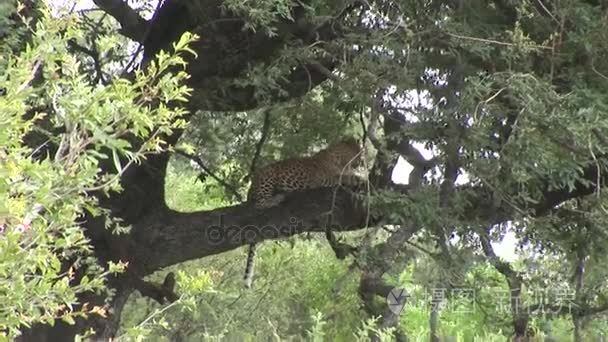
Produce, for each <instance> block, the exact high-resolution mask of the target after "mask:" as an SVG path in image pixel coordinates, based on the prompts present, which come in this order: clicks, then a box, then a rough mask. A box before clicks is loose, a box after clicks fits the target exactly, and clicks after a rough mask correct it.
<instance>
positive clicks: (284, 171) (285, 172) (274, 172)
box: [244, 138, 364, 288]
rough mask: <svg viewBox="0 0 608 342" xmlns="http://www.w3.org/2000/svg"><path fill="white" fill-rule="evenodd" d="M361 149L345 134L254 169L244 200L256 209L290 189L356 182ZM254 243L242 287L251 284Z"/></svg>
mask: <svg viewBox="0 0 608 342" xmlns="http://www.w3.org/2000/svg"><path fill="white" fill-rule="evenodd" d="M362 154H363V149H362V147H361V145H360V144H359V142H358V141H357V140H356V139H355V138H346V139H343V140H341V141H339V142H337V143H334V144H331V145H329V146H328V147H326V148H325V149H323V150H321V151H319V152H317V153H315V154H313V155H311V156H304V157H296V158H289V159H284V160H280V161H277V162H275V163H272V164H269V165H267V166H265V167H263V168H260V169H259V170H258V171H256V172H254V174H253V177H252V181H251V187H250V188H249V192H248V194H247V202H248V203H252V204H253V206H254V207H255V208H256V209H266V208H271V207H274V206H278V205H279V204H280V203H281V202H282V201H283V200H284V199H285V195H286V194H287V193H290V192H294V191H299V190H306V189H315V188H323V187H335V186H338V185H359V184H361V183H362V182H364V179H363V177H362V176H361V175H360V174H358V173H357V172H356V171H355V170H356V169H357V168H358V167H359V166H361V164H362V160H363V156H362ZM255 254H256V244H255V243H251V244H249V247H248V252H247V264H246V266H245V275H244V281H245V288H251V284H252V281H253V272H254V271H253V268H254V264H255Z"/></svg>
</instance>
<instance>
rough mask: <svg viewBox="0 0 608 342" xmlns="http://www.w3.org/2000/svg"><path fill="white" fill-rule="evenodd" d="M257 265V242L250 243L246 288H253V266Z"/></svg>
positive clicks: (245, 277)
mask: <svg viewBox="0 0 608 342" xmlns="http://www.w3.org/2000/svg"><path fill="white" fill-rule="evenodd" d="M254 266H255V243H251V244H249V250H248V251H247V265H246V266H245V276H244V277H243V280H244V281H245V288H248V289H249V288H251V283H252V282H253V267H254Z"/></svg>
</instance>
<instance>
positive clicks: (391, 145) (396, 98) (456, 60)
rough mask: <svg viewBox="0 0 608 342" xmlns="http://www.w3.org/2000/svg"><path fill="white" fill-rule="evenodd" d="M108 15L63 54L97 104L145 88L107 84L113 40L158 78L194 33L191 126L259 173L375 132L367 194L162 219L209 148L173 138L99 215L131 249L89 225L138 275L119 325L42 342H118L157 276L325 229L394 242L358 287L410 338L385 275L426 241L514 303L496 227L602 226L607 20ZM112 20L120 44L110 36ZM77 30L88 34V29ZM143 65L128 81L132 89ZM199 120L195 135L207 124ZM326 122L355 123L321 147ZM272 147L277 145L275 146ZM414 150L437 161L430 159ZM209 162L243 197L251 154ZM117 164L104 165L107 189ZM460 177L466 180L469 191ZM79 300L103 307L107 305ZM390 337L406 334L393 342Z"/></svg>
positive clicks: (232, 12) (404, 10) (476, 8)
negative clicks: (182, 149) (499, 282)
mask: <svg viewBox="0 0 608 342" xmlns="http://www.w3.org/2000/svg"><path fill="white" fill-rule="evenodd" d="M94 2H95V4H96V6H97V7H98V8H99V9H100V10H101V11H102V12H104V15H102V16H100V21H99V22H100V24H99V25H97V26H92V27H91V25H89V28H88V29H87V30H86V31H85V32H88V34H87V35H86V39H80V40H78V39H77V40H76V41H71V42H69V43H68V45H69V46H71V54H73V55H75V56H78V58H81V59H82V60H83V61H84V62H83V64H82V65H83V69H82V73H83V75H85V78H86V79H87V80H90V82H93V84H95V85H96V86H100V85H103V86H107V85H105V84H106V83H107V82H108V80H106V74H107V75H108V76H109V79H111V80H112V81H111V82H121V81H120V80H121V79H127V80H129V79H132V78H133V77H134V75H137V73H133V72H130V73H129V72H126V73H124V74H121V73H120V72H116V70H115V69H116V68H112V64H111V63H109V64H107V65H106V66H104V65H103V62H104V61H106V62H110V61H114V62H115V61H116V60H117V59H118V60H120V58H119V57H118V56H119V55H123V54H125V51H127V52H130V51H129V50H128V49H126V50H124V51H120V53H119V51H118V49H115V50H112V51H111V53H110V52H108V53H106V54H105V55H104V54H100V53H99V51H98V49H97V46H103V45H104V44H103V42H104V38H105V37H108V36H111V37H114V36H112V34H114V33H116V32H118V33H119V34H120V35H122V37H126V38H128V39H130V40H132V41H135V42H137V43H138V44H141V46H143V59H142V61H141V67H142V68H145V67H147V66H150V65H153V63H155V62H154V61H155V60H156V58H157V57H156V56H158V54H159V52H160V51H162V50H171V48H172V44H173V43H174V42H176V41H178V40H179V38H180V37H182V35H183V33H184V32H187V31H189V32H192V33H195V34H197V35H198V36H199V37H200V39H198V40H197V41H195V42H193V43H192V44H191V45H190V47H191V48H192V50H194V51H195V52H196V56H197V57H196V58H195V57H194V56H190V55H188V56H184V58H185V59H186V60H187V62H188V66H187V69H186V70H187V73H188V74H189V75H190V77H189V78H188V79H187V80H186V85H187V86H188V87H189V88H191V89H192V92H191V94H190V96H189V98H188V102H187V104H186V107H187V109H188V110H189V112H190V113H191V114H194V113H196V112H197V111H202V112H203V114H201V115H202V116H199V118H200V117H202V118H203V119H202V122H198V124H200V125H201V126H202V127H201V128H200V130H201V131H203V132H209V131H211V130H212V127H221V129H223V130H225V131H226V132H229V133H226V135H225V137H224V139H223V140H222V142H227V143H225V144H223V146H224V147H225V148H226V149H227V150H228V151H247V152H249V156H251V155H254V156H257V157H256V158H258V157H259V156H260V152H259V151H260V148H257V146H261V147H264V146H267V147H266V148H268V149H269V150H265V151H269V152H272V151H276V154H278V155H279V156H281V155H285V154H288V153H290V152H292V153H293V152H294V151H289V149H288V148H285V149H283V148H281V146H284V143H286V142H289V141H290V139H294V138H293V137H296V139H309V140H310V141H307V144H306V146H307V147H310V148H314V147H317V146H318V145H321V144H322V143H323V142H327V141H330V140H332V137H334V138H335V136H336V135H346V134H352V133H353V132H358V133H359V134H362V133H363V131H365V136H366V138H368V141H369V143H368V146H369V147H370V149H374V150H377V156H376V157H375V158H374V159H373V163H371V165H370V168H369V175H370V176H369V178H370V191H368V193H367V194H363V195H361V194H360V195H356V194H353V193H352V192H350V191H347V190H344V189H341V190H338V191H335V189H317V190H310V191H303V192H297V193H293V194H291V195H289V196H287V198H286V200H285V201H284V202H283V203H281V205H280V206H279V207H274V208H270V209H268V210H264V211H258V210H254V209H253V208H251V207H250V206H247V205H244V204H237V205H233V206H227V207H224V208H217V209H214V210H209V211H199V212H191V213H183V212H177V211H174V210H171V209H169V208H167V206H166V203H165V192H164V181H165V176H166V168H167V164H168V161H169V157H170V155H171V152H170V151H171V150H173V148H172V147H173V146H175V145H176V144H177V142H178V140H179V139H180V137H181V138H183V139H187V138H189V137H190V138H192V137H193V136H196V134H193V135H190V136H188V135H186V136H183V137H182V134H183V131H182V130H173V131H170V132H169V131H163V141H165V142H166V143H167V146H169V147H170V148H168V149H167V150H163V151H162V152H160V153H158V154H155V155H151V156H148V157H147V158H146V159H145V160H142V161H141V164H139V165H130V167H129V168H128V169H126V170H124V172H121V173H120V175H121V177H120V184H121V187H122V191H120V192H116V191H112V192H110V193H108V194H107V196H105V195H104V194H98V197H97V198H98V199H99V205H100V207H101V208H104V209H106V210H108V211H109V214H110V216H111V217H114V218H120V219H121V220H122V221H123V222H124V223H125V224H127V225H130V226H131V229H130V232H129V233H128V234H122V235H118V236H117V235H114V234H112V232H111V231H110V230H108V229H106V227H105V226H104V221H103V220H101V219H95V218H94V217H92V216H91V215H89V216H87V217H86V220H85V222H84V223H83V224H81V226H82V227H84V228H85V230H84V232H85V235H86V237H87V238H88V239H89V241H90V244H91V246H92V247H93V250H94V253H95V257H96V259H97V260H98V261H99V262H100V264H104V263H106V262H108V261H115V262H117V261H123V262H128V265H129V266H128V267H127V269H126V271H125V273H123V274H121V275H119V276H116V277H112V278H110V279H109V282H108V286H109V287H110V288H112V289H113V292H114V294H113V296H112V297H111V299H110V307H111V308H112V317H107V318H103V317H97V318H96V319H91V318H89V319H80V320H77V322H76V324H75V325H73V326H70V327H68V326H66V325H56V326H54V327H52V328H51V327H47V326H38V327H36V328H35V329H33V330H31V331H30V332H29V333H30V334H31V335H30V336H34V335H38V336H40V335H46V336H47V337H49V338H51V337H57V338H62V339H64V338H66V337H67V336H72V335H73V334H74V333H76V332H78V331H82V330H83V329H85V328H87V327H91V326H94V327H95V328H96V331H97V334H98V335H99V337H110V336H113V334H114V333H115V330H116V325H117V321H118V319H119V317H120V311H121V308H122V305H123V304H124V301H125V298H127V297H128V296H129V295H130V293H131V292H132V291H133V290H134V289H137V290H139V291H140V292H142V293H147V294H149V295H152V296H153V295H154V291H151V290H150V287H149V286H147V285H149V284H146V283H145V282H142V281H141V279H142V277H144V276H146V275H148V274H150V273H152V272H154V271H156V270H158V269H161V268H163V267H166V266H170V265H174V264H177V263H180V262H183V261H186V260H192V259H196V258H202V257H205V256H210V255H214V254H218V253H221V252H224V251H227V250H231V249H234V248H236V247H239V246H242V245H244V244H246V243H249V242H251V241H250V235H249V234H248V233H249V232H250V229H248V226H249V227H251V226H256V227H263V226H273V227H276V229H274V230H268V229H261V230H254V233H253V235H252V237H251V239H253V240H254V241H255V242H260V241H263V240H267V239H276V238H280V237H287V236H293V235H295V234H298V233H302V232H315V231H318V232H322V231H325V227H327V226H328V225H329V226H331V227H332V229H333V231H336V232H337V231H347V230H358V229H363V228H365V227H368V226H372V227H382V226H387V225H390V226H392V227H393V228H394V229H392V230H391V231H390V233H389V234H388V237H387V238H386V239H384V240H383V241H381V242H380V243H377V244H372V245H370V244H369V243H366V242H365V241H364V242H363V243H361V245H360V246H357V247H358V248H357V250H358V253H357V257H356V261H357V262H356V264H357V267H356V270H357V271H356V272H357V274H358V275H359V277H360V282H359V288H358V293H359V296H360V298H361V301H362V304H363V308H364V310H365V312H366V314H367V315H368V316H379V317H381V319H380V321H379V325H380V327H397V326H398V323H399V319H400V318H399V315H398V314H396V313H394V312H391V311H390V310H388V309H387V308H386V306H385V305H384V303H381V302H380V300H382V299H383V298H386V296H387V295H388V293H389V291H390V290H391V289H392V288H393V287H394V286H395V284H391V283H389V282H387V280H386V277H385V275H386V273H387V272H389V271H390V269H391V267H393V266H395V265H398V264H401V263H402V262H406V263H407V261H408V260H409V259H410V257H409V254H408V253H403V252H404V250H405V251H406V250H407V249H408V248H409V247H408V245H407V242H408V241H410V240H411V239H412V238H413V237H419V236H423V237H424V238H425V239H426V241H428V242H429V243H430V244H432V245H433V246H434V247H436V248H437V249H439V250H440V251H441V253H443V256H444V259H445V260H449V256H450V255H451V251H450V248H449V241H450V239H451V238H452V237H453V236H454V235H458V236H462V237H463V238H465V239H467V240H468V241H472V242H473V245H475V244H476V246H477V247H478V248H479V250H481V251H483V252H485V255H486V257H487V258H488V259H489V260H490V262H493V264H494V265H495V266H496V267H497V269H498V270H499V271H500V272H501V273H502V274H504V275H505V276H506V277H507V281H508V283H509V285H510V287H511V288H512V289H514V290H518V289H521V286H522V285H521V279H520V276H519V274H517V273H516V272H513V271H512V270H510V267H511V266H510V265H508V264H503V263H497V262H495V261H496V260H495V256H493V255H492V252H491V250H490V249H489V248H488V242H489V240H491V239H493V238H494V237H493V236H492V233H493V232H494V229H495V227H496V225H497V224H500V223H504V222H515V223H517V226H518V227H519V226H520V227H522V228H521V231H522V234H521V235H522V237H523V236H526V234H527V235H532V236H539V234H540V233H541V232H543V228H542V227H540V226H538V225H536V224H535V222H536V220H539V219H542V218H544V217H547V216H550V215H553V214H554V213H555V212H556V211H557V210H558V208H560V207H562V206H564V205H567V204H568V203H569V201H574V200H575V199H579V198H584V197H586V196H589V195H592V194H594V195H596V196H597V197H598V198H599V200H598V201H597V202H596V204H595V206H596V207H595V208H600V207H601V204H602V201H603V197H604V196H603V194H602V193H601V188H602V184H603V182H604V177H605V176H604V175H605V174H606V173H605V170H604V162H605V158H606V156H605V152H604V150H605V148H606V146H607V142H606V139H605V137H604V134H605V133H604V131H605V130H606V125H607V122H608V121H607V120H606V118H605V113H604V112H605V108H606V106H607V102H606V101H607V99H606V97H605V95H604V93H605V91H604V89H605V82H606V80H607V79H608V78H607V77H606V76H605V75H606V74H607V72H606V69H608V65H607V64H606V63H608V62H607V61H606V59H605V58H603V57H604V56H606V49H607V46H606V45H605V43H604V42H605V41H606V37H605V35H606V32H608V31H607V30H606V27H605V25H607V24H606V21H605V20H604V18H603V13H604V11H605V4H604V3H603V2H598V1H591V0H589V1H563V2H559V3H545V2H542V1H526V0H522V1H503V0H496V1H490V2H488V1H425V2H420V1H409V0H402V1H343V2H342V1H340V2H334V1H290V0H277V1H256V2H251V3H250V2H241V1H215V0H188V1H177V0H166V1H164V2H161V3H160V4H159V6H157V7H156V8H154V13H153V16H152V18H151V19H149V20H146V19H144V18H143V17H142V16H141V14H140V13H138V10H137V9H136V8H134V7H131V6H130V5H129V4H128V3H127V2H123V1H119V0H95V1H94ZM148 5H149V4H148ZM106 14H107V15H109V16H111V17H113V18H114V19H115V20H116V22H118V25H119V28H118V29H116V30H115V29H114V26H112V24H107V23H108V22H107V21H106V20H107V16H106ZM82 15H83V17H82V23H83V25H85V27H86V23H87V20H89V19H86V18H88V16H89V14H87V13H86V12H85V13H83V14H82ZM89 22H90V20H89ZM102 23H104V24H103V25H102ZM104 25H105V26H104ZM108 30H109V31H108ZM125 45H126V44H125ZM17 48H18V47H17ZM138 50H139V49H136V51H135V54H137V53H138ZM25 51H27V50H25ZM129 60H131V58H123V59H122V64H118V65H123V66H127V67H126V68H122V69H126V70H127V71H130V66H129V65H128V64H129V63H128V61H129ZM116 63H119V62H116ZM100 65H101V66H100ZM45 67H48V66H46V65H45ZM49 68H50V67H49ZM62 68H63V66H62ZM24 69H26V68H25V67H24ZM122 69H121V71H122ZM29 71H30V72H31V71H32V70H29ZM49 77H52V75H43V77H42V80H41V82H49V80H50V78H49ZM58 77H59V78H61V77H62V75H61V74H59V76H58ZM13 87H14V86H13ZM8 90H9V93H10V91H11V87H8ZM141 95H143V94H141ZM50 99H52V97H50ZM50 99H49V100H50ZM157 100H158V99H157ZM50 102H51V103H50V104H49V103H47V105H52V101H50ZM155 104H157V105H158V107H156V108H157V110H161V109H162V110H164V109H166V107H163V106H161V105H160V104H158V103H155ZM170 106H171V108H173V109H175V108H179V107H178V106H177V105H176V104H174V103H170ZM51 108H52V106H51ZM259 108H264V109H267V110H261V111H256V109H259ZM286 108H289V110H286ZM311 109H314V112H312V111H311ZM125 110H126V109H125ZM218 112H221V113H218ZM51 115H53V116H57V115H61V113H58V112H57V111H56V110H53V111H51ZM100 115H101V114H100ZM184 118H185V120H189V121H190V123H191V124H194V123H196V122H197V121H196V120H197V119H196V118H195V117H193V116H192V115H187V116H185V117H184ZM327 122H331V123H336V122H343V123H344V124H342V125H340V126H338V125H331V124H330V125H326V126H328V127H332V129H331V130H330V129H327V130H318V127H323V126H324V125H323V124H324V123H325V124H326V123H327ZM304 123H306V124H307V125H308V126H307V125H305V124H304ZM155 124H157V125H158V124H159V123H156V122H155ZM213 125H216V126H213ZM63 126H65V125H62V124H61V123H59V124H56V125H55V126H54V128H56V129H58V131H56V132H53V134H52V135H51V136H59V137H61V136H64V134H65V133H63V132H65V131H63V132H62V129H65V127H63ZM197 127H199V126H197ZM268 127H271V128H268ZM307 127H308V129H307V130H306V129H305V128H307ZM292 128H299V129H303V130H304V132H307V133H309V134H308V135H307V134H299V132H295V133H293V131H290V129H292ZM230 129H232V131H230ZM266 131H271V132H272V133H274V135H271V138H270V139H268V141H265V140H266V139H267V138H268V137H267V134H266ZM312 132H315V133H312ZM325 133H327V134H325ZM330 133H333V135H331V134H330ZM210 136H212V135H210ZM204 138H205V136H204V135H203V139H204ZM142 139H144V138H141V137H134V138H133V140H132V141H130V145H131V146H143V145H142V144H143V142H142V141H143V140H142ZM291 141H293V140H291ZM416 143H419V144H423V145H424V146H425V147H426V148H427V149H428V150H431V151H432V152H433V158H431V159H425V158H424V157H423V155H422V154H421V152H420V150H419V149H417V148H416V146H420V145H416ZM247 146H248V147H247ZM252 146H253V147H256V148H254V149H252ZM372 147H373V148H372ZM54 148H56V147H54ZM200 151H201V152H200V153H201V155H203V157H204V159H202V160H204V161H205V162H206V163H207V164H208V161H211V162H215V163H218V164H215V165H212V166H214V169H216V170H217V169H219V168H220V166H221V165H220V163H221V164H224V165H225V164H226V163H230V165H234V168H235V169H236V170H235V171H230V172H227V177H228V179H229V180H230V179H232V180H236V181H238V182H236V184H239V185H242V184H240V183H244V180H246V179H247V177H246V176H247V174H248V173H249V170H251V168H250V166H251V161H250V160H248V159H246V158H244V156H247V154H246V153H234V154H232V153H229V156H230V159H223V157H222V156H221V155H220V154H219V153H218V146H213V144H211V143H209V142H207V143H206V144H203V146H201V147H200ZM251 152H253V153H251ZM265 153H266V152H265ZM282 153H284V154H282ZM235 155H239V156H240V157H234V156H235ZM268 157H269V155H268V154H264V155H263V156H262V158H268ZM398 157H402V158H403V159H405V160H406V161H407V162H408V163H409V164H411V165H412V166H413V171H412V172H411V173H410V176H409V184H408V186H407V187H404V186H397V185H395V184H392V182H391V174H392V171H393V169H394V167H395V164H396V162H397V159H398ZM119 159H120V160H122V161H124V160H126V159H125V158H124V157H123V158H119ZM254 159H255V158H254ZM269 159H270V158H269ZM113 164H114V163H112V162H107V163H101V164H100V165H101V168H102V170H103V172H110V170H112V169H113V168H114V165H113ZM207 164H205V165H207ZM121 165H122V164H121ZM207 166H208V165H207ZM209 170H211V169H209ZM207 173H208V174H210V173H213V172H208V171H207ZM462 175H466V176H467V181H463V182H461V181H460V180H459V176H462ZM218 178H220V177H218ZM220 179H223V178H220ZM226 184H235V182H232V181H231V182H226ZM242 187H243V188H244V186H242ZM239 191H242V190H241V187H237V191H234V192H236V193H238V192H239ZM232 195H233V196H235V197H238V196H237V195H235V194H232ZM328 208H332V211H331V216H330V217H328V215H326V213H327V212H328ZM294 217H295V218H297V220H296V222H297V224H295V225H294V224H293V221H292V218H294ZM543 241H544V242H547V241H549V240H543ZM549 242H550V241H549ZM446 265H449V262H448V263H446ZM153 288H154V287H153ZM82 298H84V297H81V302H84V301H87V302H90V303H93V304H100V303H102V301H103V300H104V299H105V298H107V296H105V295H89V296H87V297H86V299H82ZM527 325H528V321H527V319H526V317H522V316H521V315H519V314H517V312H515V313H514V315H513V317H512V326H513V331H514V337H515V338H516V339H523V338H524V337H525V336H526V334H527ZM395 336H396V337H397V338H402V337H403V332H402V331H400V330H399V329H397V330H396V332H395Z"/></svg>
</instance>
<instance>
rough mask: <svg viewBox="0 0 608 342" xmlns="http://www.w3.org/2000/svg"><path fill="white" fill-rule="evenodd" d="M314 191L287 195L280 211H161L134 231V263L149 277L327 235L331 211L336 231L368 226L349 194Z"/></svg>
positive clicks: (361, 208) (242, 207)
mask: <svg viewBox="0 0 608 342" xmlns="http://www.w3.org/2000/svg"><path fill="white" fill-rule="evenodd" d="M333 195H334V189H332V188H325V189H316V190H308V191H302V192H295V193H291V194H288V195H287V196H286V198H285V200H284V201H283V202H282V203H281V205H280V206H277V207H272V208H269V209H266V210H259V209H255V208H253V207H252V206H249V205H247V204H241V205H236V206H232V207H225V208H220V209H216V210H212V211H204V212H193V213H180V212H175V211H171V210H167V211H165V212H157V213H154V214H152V215H151V216H149V217H148V218H147V219H146V220H143V221H142V222H141V223H138V224H137V225H138V226H139V225H141V226H144V227H145V229H136V230H135V229H134V231H136V232H137V233H136V234H135V236H134V243H133V246H131V248H130V250H131V251H132V254H131V258H132V259H133V260H132V262H131V263H130V264H132V265H138V266H136V267H138V268H139V269H137V270H134V271H135V272H136V273H137V274H139V275H140V276H145V275H147V274H149V273H151V272H153V271H155V270H158V269H160V268H163V267H166V266H170V265H174V264H177V263H180V262H184V261H187V260H192V259H198V258H202V257H205V256H209V255H214V254H218V253H222V252H225V251H229V250H232V249H235V248H237V247H240V246H243V245H245V244H249V243H252V242H261V241H263V240H267V239H278V238H283V237H288V236H292V235H296V234H299V233H303V232H324V231H325V227H326V224H327V222H328V219H329V213H330V209H331V208H332V202H333V203H335V206H334V209H333V210H332V211H331V216H332V220H333V222H334V224H335V225H334V228H333V230H335V231H347V230H356V229H360V228H362V227H365V222H366V218H367V215H366V214H367V213H366V212H365V206H363V205H361V204H360V203H359V202H358V200H357V199H356V198H355V197H354V196H353V195H352V194H351V193H350V192H348V191H345V190H344V189H338V190H337V192H336V197H335V201H334V198H333V197H334V196H333Z"/></svg>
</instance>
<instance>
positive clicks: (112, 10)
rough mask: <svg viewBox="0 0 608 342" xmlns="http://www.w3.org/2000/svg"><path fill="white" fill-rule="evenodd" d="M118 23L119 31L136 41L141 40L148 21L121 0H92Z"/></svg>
mask: <svg viewBox="0 0 608 342" xmlns="http://www.w3.org/2000/svg"><path fill="white" fill-rule="evenodd" d="M93 2H94V3H95V5H97V6H98V7H99V8H100V9H102V10H103V11H104V12H106V13H108V14H109V15H111V16H112V17H114V19H116V21H118V23H119V24H120V33H121V34H122V35H124V36H125V37H128V38H130V39H133V40H134V41H136V42H140V43H141V42H143V39H144V33H145V32H146V27H147V25H148V22H147V21H146V20H145V19H144V18H142V17H141V16H140V15H139V14H138V13H137V12H136V11H135V10H134V9H133V8H131V7H130V6H129V4H128V3H127V2H126V1H123V0H93Z"/></svg>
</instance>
